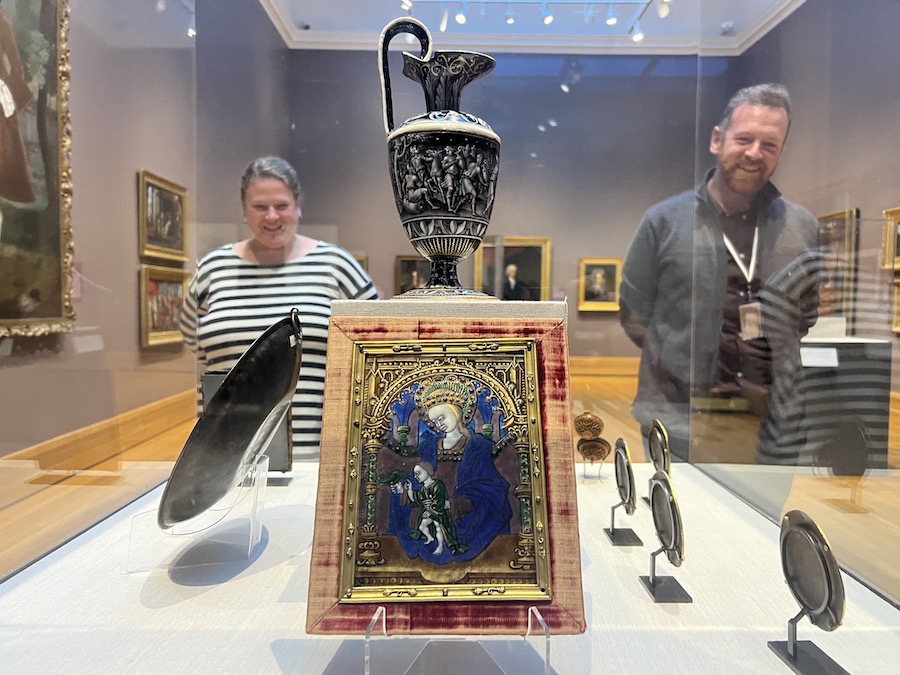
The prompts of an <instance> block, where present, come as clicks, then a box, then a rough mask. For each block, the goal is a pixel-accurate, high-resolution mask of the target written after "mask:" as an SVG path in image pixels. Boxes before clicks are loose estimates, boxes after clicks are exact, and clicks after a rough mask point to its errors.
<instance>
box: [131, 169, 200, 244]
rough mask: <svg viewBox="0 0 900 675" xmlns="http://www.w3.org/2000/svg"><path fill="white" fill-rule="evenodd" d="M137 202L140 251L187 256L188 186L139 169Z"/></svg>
mask: <svg viewBox="0 0 900 675" xmlns="http://www.w3.org/2000/svg"><path fill="white" fill-rule="evenodd" d="M138 203H139V205H140V208H139V214H138V223H139V227H140V244H139V246H140V253H141V255H142V256H144V257H148V258H162V259H164V260H178V261H185V260H187V259H188V255H187V232H186V218H187V189H186V188H183V187H181V186H180V185H177V184H175V183H173V182H172V181H169V180H166V179H165V178H162V177H160V176H157V175H156V174H154V173H150V172H149V171H146V170H144V169H142V170H141V171H139V172H138Z"/></svg>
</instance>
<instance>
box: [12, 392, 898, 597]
mask: <svg viewBox="0 0 900 675" xmlns="http://www.w3.org/2000/svg"><path fill="white" fill-rule="evenodd" d="M635 388H636V380H635V377H634V376H628V375H624V376H621V375H606V376H596V375H593V376H588V375H577V374H573V375H572V378H571V398H572V417H573V419H574V417H575V416H577V415H578V414H580V413H582V412H585V411H590V412H592V413H594V414H595V415H598V416H599V417H600V418H601V419H602V420H603V422H604V430H603V433H602V437H603V438H605V439H606V440H607V441H609V442H610V444H614V443H615V441H616V439H617V438H623V439H624V440H625V441H626V442H627V444H628V446H629V450H630V453H631V458H632V461H633V462H646V461H648V459H647V457H646V455H645V453H644V447H643V440H642V438H641V434H640V429H639V426H638V424H637V423H636V422H635V421H634V419H633V418H632V416H631V412H630V408H631V401H632V400H633V398H634V393H635ZM891 417H892V419H893V418H894V411H892V415H891ZM193 424H194V422H193V420H187V421H182V422H179V423H177V424H174V425H172V426H171V427H170V428H169V429H167V430H166V431H165V432H164V433H160V434H157V435H155V436H153V437H152V438H149V439H148V440H146V441H143V442H140V443H136V444H134V445H132V446H131V447H126V448H124V449H122V450H121V451H119V452H116V453H114V454H112V455H110V456H107V457H104V458H102V460H100V461H97V460H96V458H95V460H94V461H93V463H92V464H91V465H89V466H84V467H76V466H72V465H71V464H69V463H67V462H65V461H60V460H59V458H55V459H53V460H52V461H51V460H49V459H48V458H46V457H41V456H39V455H34V456H29V455H28V454H27V453H17V455H16V456H15V457H14V458H0V542H2V546H0V580H2V579H5V578H7V577H9V576H10V575H12V574H14V573H15V572H16V571H18V570H19V569H21V568H22V567H24V566H26V565H28V564H29V563H30V562H32V561H33V560H35V559H36V558H39V557H40V556H42V555H43V554H44V553H46V552H48V551H49V550H52V549H53V548H55V547H57V546H59V545H61V544H62V543H64V542H65V541H67V540H68V539H70V538H71V537H73V536H74V535H76V534H78V533H80V532H82V531H84V530H85V529H87V528H89V527H90V526H91V525H93V524H94V523H96V522H98V521H99V520H101V519H102V518H104V517H105V516H106V515H108V514H110V513H112V512H114V511H115V510H117V509H119V508H121V507H122V506H124V505H125V504H127V503H129V502H131V501H133V500H134V499H136V498H137V497H139V496H141V495H142V494H144V493H146V492H147V491H149V490H150V489H152V488H153V487H155V486H157V485H159V484H160V483H162V482H163V481H165V480H166V479H167V478H168V476H169V473H170V471H171V467H172V463H173V462H174V460H175V459H176V457H177V456H178V453H179V452H180V450H181V448H182V446H183V445H184V442H185V441H186V440H187V437H188V435H189V434H190V431H191V429H192V428H193ZM891 430H892V432H894V434H892V438H891V447H892V449H896V448H900V442H898V440H900V439H897V438H896V437H895V436H896V430H897V425H896V424H891ZM573 440H574V441H576V442H577V440H578V436H577V435H576V434H575V433H574V431H573ZM573 453H574V455H575V459H576V462H579V466H578V469H577V471H578V473H579V475H580V477H581V479H582V480H587V479H592V478H593V477H595V476H598V475H599V479H601V480H614V469H613V464H612V462H611V461H610V460H611V458H608V459H607V460H606V461H605V462H603V463H602V464H599V465H598V464H595V465H585V464H583V460H582V458H581V457H580V456H579V455H578V453H577V452H576V451H575V448H574V447H573ZM895 456H896V450H894V451H892V457H895ZM707 466H716V467H719V468H721V467H722V465H720V464H716V465H707ZM741 467H743V468H744V469H746V471H745V472H744V474H746V475H744V474H742V473H741V472H740V470H739V469H740V468H741ZM701 468H702V466H701ZM765 468H766V467H747V466H746V465H735V471H733V472H731V473H729V476H730V478H729V480H731V479H732V478H733V482H734V484H735V485H736V486H738V488H740V487H741V481H745V483H744V486H745V487H747V488H748V489H749V490H750V492H752V490H753V489H757V488H759V485H758V483H759V482H760V481H763V482H768V483H772V482H773V481H772V480H771V479H770V478H767V477H766V475H765V474H761V473H759V472H760V471H762V470H764V469H765ZM725 470H726V471H727V470H728V468H727V467H726V469H725ZM675 471H676V472H677V465H676V469H675ZM732 474H733V475H732ZM673 483H674V484H675V485H676V486H677V482H676V481H675V479H674V477H673ZM782 483H783V485H784V488H783V501H782V506H781V510H782V512H783V511H786V510H788V509H791V508H800V509H803V510H805V511H806V512H807V513H809V514H810V515H812V516H813V518H814V519H816V520H817V522H819V524H820V526H821V527H822V528H823V530H824V531H825V532H826V535H827V536H828V537H829V539H830V541H831V543H832V545H833V547H834V550H835V552H836V554H837V556H838V559H839V560H840V561H841V563H842V564H845V565H846V566H847V567H848V568H849V569H851V570H852V571H853V572H854V573H855V574H856V575H857V576H859V577H861V578H862V579H863V580H865V581H867V582H869V583H870V584H872V585H874V586H875V587H876V588H878V589H879V590H881V591H882V592H883V593H885V594H886V595H887V596H889V597H892V598H894V599H898V600H900V573H898V572H897V565H896V560H897V558H898V556H900V471H896V470H887V471H878V472H870V474H867V475H866V476H864V477H862V478H856V479H849V478H834V477H829V476H809V475H803V476H791V475H788V476H787V478H786V479H783V480H782ZM764 487H766V488H768V487H769V486H764ZM776 498H777V499H781V498H782V497H781V496H780V493H779V494H777V495H776ZM776 508H777V506H776ZM775 517H777V516H775ZM688 527H689V524H688V523H686V524H685V528H686V529H687V528H688Z"/></svg>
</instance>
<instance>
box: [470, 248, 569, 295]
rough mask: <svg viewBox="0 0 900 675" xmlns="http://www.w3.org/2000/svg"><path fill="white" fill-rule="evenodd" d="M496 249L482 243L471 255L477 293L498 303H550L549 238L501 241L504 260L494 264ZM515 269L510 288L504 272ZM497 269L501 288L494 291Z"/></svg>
mask: <svg viewBox="0 0 900 675" xmlns="http://www.w3.org/2000/svg"><path fill="white" fill-rule="evenodd" d="M497 248H498V247H496V246H495V245H494V244H493V243H491V242H488V241H485V242H483V243H482V245H481V246H480V247H478V249H477V250H476V251H475V253H474V254H473V260H474V263H475V273H474V283H473V285H474V287H475V290H476V291H481V292H483V293H487V294H488V295H495V296H497V297H498V298H500V299H501V300H550V298H551V287H550V254H551V239H550V237H503V239H502V249H503V254H502V255H503V259H502V260H497ZM511 265H514V266H515V268H516V282H515V284H514V285H513V284H510V283H509V282H508V278H507V275H506V271H507V270H508V269H509V267H510V266H511ZM498 268H499V272H500V274H499V276H500V282H499V283H500V287H499V288H494V285H495V282H494V279H495V277H496V275H497V271H498Z"/></svg>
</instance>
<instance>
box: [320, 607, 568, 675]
mask: <svg viewBox="0 0 900 675" xmlns="http://www.w3.org/2000/svg"><path fill="white" fill-rule="evenodd" d="M538 626H539V628H538ZM540 634H543V636H544V655H543V658H540V656H539V655H538V652H537V651H536V650H534V648H533V647H531V645H530V643H529V641H528V639H529V637H533V636H537V635H540ZM378 635H380V636H382V637H385V638H388V639H389V640H390V641H391V643H392V644H391V646H392V647H396V648H392V649H389V650H384V652H383V653H381V655H380V656H379V658H378V659H375V658H373V655H372V651H373V643H375V640H374V639H373V638H375V637H378ZM523 642H524V643H525V644H524V645H523V644H522V643H521V642H518V641H513V640H490V639H485V640H471V639H468V640H467V639H463V638H447V639H427V640H415V639H406V638H392V637H389V636H388V633H387V616H386V612H385V608H384V606H379V607H378V608H377V609H376V610H375V613H374V614H373V615H372V620H371V621H370V622H369V625H368V627H367V628H366V635H365V656H364V668H363V669H364V672H365V675H371V674H373V673H374V674H375V675H378V674H379V673H405V674H406V675H425V674H426V673H427V674H428V675H445V674H446V675H450V674H451V673H452V674H454V675H455V674H456V673H460V672H468V673H478V675H492V674H494V673H496V674H498V675H504V674H508V673H515V674H516V675H527V674H529V673H534V674H535V675H537V674H538V673H543V674H544V675H550V673H552V672H555V671H553V670H551V668H550V628H549V627H548V626H547V623H546V622H545V621H544V617H543V616H542V615H541V613H540V611H539V610H538V608H537V607H535V606H531V607H529V608H528V629H527V631H526V633H525V635H524V636H523ZM404 643H405V644H404ZM401 646H402V647H403V648H401ZM529 647H531V648H529ZM376 661H377V663H376ZM333 665H335V664H333Z"/></svg>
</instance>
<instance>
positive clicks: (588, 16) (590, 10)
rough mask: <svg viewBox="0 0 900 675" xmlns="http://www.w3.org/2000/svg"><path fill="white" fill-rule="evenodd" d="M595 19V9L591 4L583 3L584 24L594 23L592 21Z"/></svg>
mask: <svg viewBox="0 0 900 675" xmlns="http://www.w3.org/2000/svg"><path fill="white" fill-rule="evenodd" d="M596 17H597V8H596V7H594V5H593V4H592V3H591V4H589V3H585V5H584V22H585V23H594V19H595V18H596Z"/></svg>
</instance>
